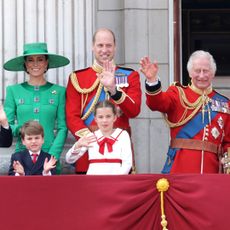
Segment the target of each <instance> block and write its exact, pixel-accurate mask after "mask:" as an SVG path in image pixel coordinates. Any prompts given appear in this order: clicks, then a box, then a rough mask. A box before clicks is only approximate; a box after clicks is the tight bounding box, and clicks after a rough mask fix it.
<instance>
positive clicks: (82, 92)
mask: <svg viewBox="0 0 230 230" xmlns="http://www.w3.org/2000/svg"><path fill="white" fill-rule="evenodd" d="M70 78H71V82H72V84H73V86H74V88H75V89H76V90H77V92H79V93H81V94H88V93H91V92H92V91H93V90H95V89H96V87H97V86H98V84H99V87H98V89H97V93H96V95H95V97H94V99H93V102H92V104H91V106H90V108H89V109H88V111H87V112H86V113H85V114H84V116H82V117H81V119H82V120H83V121H84V120H86V119H87V118H88V117H89V115H90V113H91V112H92V111H93V110H94V107H95V105H96V104H97V102H98V99H99V96H100V94H101V91H102V88H103V85H102V84H101V83H100V81H99V79H97V80H96V81H95V82H94V83H93V85H92V86H91V87H90V88H88V89H86V88H83V89H82V88H81V87H80V86H79V83H78V80H77V77H75V74H74V73H72V74H71V76H70ZM83 106H84V103H83V104H82V107H83ZM81 111H82V109H81Z"/></svg>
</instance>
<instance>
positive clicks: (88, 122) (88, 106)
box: [82, 87, 106, 126]
mask: <svg viewBox="0 0 230 230" xmlns="http://www.w3.org/2000/svg"><path fill="white" fill-rule="evenodd" d="M105 96H106V93H105V90H104V87H102V90H101V94H100V96H99V99H98V102H99V101H104V100H105ZM94 98H95V96H94V97H93V98H92V99H91V100H90V102H89V103H88V105H87V106H86V107H85V109H84V111H83V115H82V116H84V114H85V113H86V112H87V111H88V110H89V108H90V106H91V105H92V103H93V100H94ZM93 119H94V112H93V111H92V112H91V113H90V115H89V116H88V117H87V118H86V119H85V120H84V124H85V125H86V126H89V125H90V124H91V123H92V121H93Z"/></svg>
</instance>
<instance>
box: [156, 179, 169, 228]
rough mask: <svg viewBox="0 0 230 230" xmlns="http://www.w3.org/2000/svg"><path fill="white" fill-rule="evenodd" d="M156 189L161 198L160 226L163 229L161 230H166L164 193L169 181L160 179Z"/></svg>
mask: <svg viewBox="0 0 230 230" xmlns="http://www.w3.org/2000/svg"><path fill="white" fill-rule="evenodd" d="M156 187H157V190H158V192H160V193H161V194H160V196H161V226H162V227H163V228H162V230H168V229H167V224H168V222H167V220H166V215H165V211H164V192H166V191H167V190H168V188H169V181H168V180H167V179H166V178H161V179H159V180H158V181H157V183H156Z"/></svg>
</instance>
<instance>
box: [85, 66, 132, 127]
mask: <svg viewBox="0 0 230 230" xmlns="http://www.w3.org/2000/svg"><path fill="white" fill-rule="evenodd" d="M131 73H132V70H129V69H123V68H118V69H117V70H116V71H115V78H116V84H117V85H119V83H120V82H121V83H128V76H129V75H130V74H131ZM94 98H95V96H94V97H93V98H92V99H91V100H90V102H89V103H88V104H87V106H86V107H85V109H84V111H83V114H82V116H84V114H86V113H87V111H88V110H89V108H90V106H91V105H92V103H93V100H94ZM105 98H106V93H105V90H104V87H103V88H102V90H101V94H100V96H99V99H98V102H99V101H104V100H105ZM93 120H94V112H93V111H92V112H91V113H90V115H89V116H88V118H86V119H85V120H84V124H85V125H86V126H89V125H90V124H91V123H92V122H93Z"/></svg>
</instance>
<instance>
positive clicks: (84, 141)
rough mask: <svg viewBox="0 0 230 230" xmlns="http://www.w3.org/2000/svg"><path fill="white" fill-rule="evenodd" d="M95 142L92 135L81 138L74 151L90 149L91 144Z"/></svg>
mask: <svg viewBox="0 0 230 230" xmlns="http://www.w3.org/2000/svg"><path fill="white" fill-rule="evenodd" d="M95 141H96V137H95V136H94V135H89V136H84V137H81V138H80V139H79V140H78V141H77V142H76V144H75V148H74V149H76V150H77V149H79V148H82V147H86V148H90V147H92V145H91V143H92V142H95Z"/></svg>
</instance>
